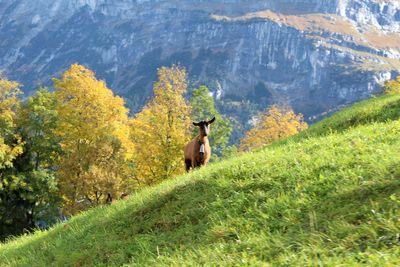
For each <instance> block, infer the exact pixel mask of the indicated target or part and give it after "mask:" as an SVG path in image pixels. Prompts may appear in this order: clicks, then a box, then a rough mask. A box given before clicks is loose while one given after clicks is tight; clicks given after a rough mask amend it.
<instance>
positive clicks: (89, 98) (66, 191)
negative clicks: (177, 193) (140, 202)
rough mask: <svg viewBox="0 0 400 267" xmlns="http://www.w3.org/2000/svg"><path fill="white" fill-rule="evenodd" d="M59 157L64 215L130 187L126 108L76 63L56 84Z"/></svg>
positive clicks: (95, 203) (131, 152) (88, 71)
mask: <svg viewBox="0 0 400 267" xmlns="http://www.w3.org/2000/svg"><path fill="white" fill-rule="evenodd" d="M54 87H55V88H56V90H55V94H56V98H57V101H58V102H57V111H58V114H59V123H58V127H57V129H56V133H57V135H58V136H59V137H60V139H61V149H62V156H61V159H60V162H59V167H58V176H59V179H60V190H61V193H62V195H63V200H64V205H63V207H64V211H65V212H66V213H67V214H74V213H76V212H79V211H82V210H86V209H87V208H89V207H92V206H95V205H98V204H100V203H104V201H105V199H106V197H107V194H108V193H112V194H119V193H121V192H122V191H125V190H126V189H127V187H129V186H130V182H131V179H130V178H131V177H130V174H129V171H128V169H129V163H130V159H131V157H132V154H133V144H132V141H131V139H130V127H129V118H128V109H127V108H125V106H124V101H123V99H122V98H120V97H117V96H114V95H113V93H112V91H111V90H110V89H108V88H107V86H106V84H105V82H103V81H100V80H97V79H96V77H95V74H94V73H93V72H92V71H91V70H89V69H87V68H85V67H84V66H81V65H78V64H74V65H72V66H71V67H70V69H68V70H67V71H66V72H65V73H64V74H63V75H62V78H61V79H60V80H58V79H54Z"/></svg>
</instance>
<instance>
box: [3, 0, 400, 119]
mask: <svg viewBox="0 0 400 267" xmlns="http://www.w3.org/2000/svg"><path fill="white" fill-rule="evenodd" d="M399 31H400V1H398V0H390V1H389V0H311V1H310V0H308V1H304V0H284V1H282V0H269V1H256V0H248V1H242V0H218V1H215V0H212V1H211V0H206V1H195V0H184V1H173V0H151V1H149V0H148V1H127V0H116V1H107V0H57V1H54V0H38V1H34V2H33V3H32V1H28V0H22V1H20V0H9V1H0V55H1V57H0V69H2V70H4V71H5V72H6V74H7V75H8V76H9V77H10V78H12V79H17V80H19V81H21V82H22V83H24V84H25V85H26V88H25V90H27V91H31V90H33V89H34V86H36V85H39V84H47V85H48V84H50V83H51V79H50V78H51V77H53V76H55V75H58V74H59V73H60V72H61V71H63V70H65V69H66V68H67V67H68V66H69V65H70V64H72V63H75V62H79V63H82V64H85V65H87V66H88V67H90V68H92V69H93V70H94V71H95V72H96V73H97V74H98V77H101V78H103V79H105V80H107V82H108V84H109V86H110V87H111V88H113V89H114V90H115V91H116V92H117V93H118V94H122V95H124V96H125V97H126V98H127V99H128V103H129V105H130V107H131V108H132V110H133V112H135V111H138V110H139V109H140V108H141V107H142V106H143V104H144V102H145V101H146V99H147V98H148V97H149V95H150V94H151V85H152V83H153V81H154V80H155V78H156V69H157V67H160V66H162V65H171V64H173V63H180V64H181V65H183V66H185V67H187V68H188V71H189V74H190V79H191V81H192V82H193V84H194V85H199V84H207V85H208V86H210V87H211V89H212V91H213V92H214V95H215V96H216V97H217V98H221V99H222V100H224V103H225V104H227V105H229V103H233V104H234V105H236V104H237V103H239V104H240V102H241V101H243V102H246V101H250V102H251V103H252V104H253V105H256V106H257V108H258V109H261V108H262V109H264V108H265V107H266V106H267V105H268V104H271V103H275V102H284V103H287V104H290V105H291V106H293V107H294V108H295V110H296V111H297V112H302V113H304V114H305V115H306V117H312V116H314V115H318V114H320V113H323V112H326V111H331V110H332V109H336V108H337V106H338V105H342V104H349V103H353V102H354V101H357V100H359V99H362V98H366V97H368V96H369V95H370V94H371V93H374V92H376V91H377V90H378V88H379V84H380V83H381V82H382V81H383V80H385V79H388V78H390V77H391V76H393V75H394V74H396V73H398V72H399V70H400V61H399V59H400V48H399V43H400V39H399V37H398V36H399ZM242 104H243V103H242ZM224 110H226V111H227V112H228V113H230V114H229V115H232V116H234V117H239V118H240V119H242V121H245V120H246V119H248V118H249V116H250V115H252V114H249V112H250V111H249V110H246V112H242V109H229V108H226V107H224ZM238 110H239V111H238Z"/></svg>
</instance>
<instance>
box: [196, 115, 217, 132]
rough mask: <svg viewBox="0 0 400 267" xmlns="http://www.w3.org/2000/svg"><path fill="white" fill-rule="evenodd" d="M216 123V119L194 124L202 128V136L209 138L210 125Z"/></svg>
mask: <svg viewBox="0 0 400 267" xmlns="http://www.w3.org/2000/svg"><path fill="white" fill-rule="evenodd" d="M214 121H215V117H214V118H212V119H211V120H209V121H201V122H193V125H194V126H197V127H199V128H200V135H202V136H207V135H209V134H210V124H212V123H213V122H214Z"/></svg>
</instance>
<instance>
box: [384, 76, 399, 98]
mask: <svg viewBox="0 0 400 267" xmlns="http://www.w3.org/2000/svg"><path fill="white" fill-rule="evenodd" d="M383 91H384V93H385V94H387V95H393V94H398V93H400V76H397V78H396V79H395V80H389V81H386V82H385V85H384V86H383Z"/></svg>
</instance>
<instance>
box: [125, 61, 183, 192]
mask: <svg viewBox="0 0 400 267" xmlns="http://www.w3.org/2000/svg"><path fill="white" fill-rule="evenodd" d="M186 90H187V81H186V71H185V70H184V69H181V68H179V67H177V66H173V67H171V68H165V67H163V68H161V69H159V70H158V81H157V82H156V83H155V84H154V97H153V99H152V100H151V101H150V102H149V103H148V104H147V105H146V106H145V107H144V108H143V110H142V111H141V112H140V113H139V114H137V115H136V116H135V119H134V120H133V122H132V140H133V142H134V143H135V153H134V156H133V158H134V163H135V176H136V179H137V181H138V183H139V185H140V186H143V185H151V184H154V183H157V182H160V181H163V180H166V179H169V178H172V177H173V176H175V175H177V174H181V173H183V172H184V164H183V154H182V153H183V152H182V151H183V147H184V145H185V144H186V142H187V141H188V140H189V139H190V132H189V127H188V126H189V125H191V121H190V107H189V105H188V103H187V102H186V100H185V98H184V94H185V93H186Z"/></svg>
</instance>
